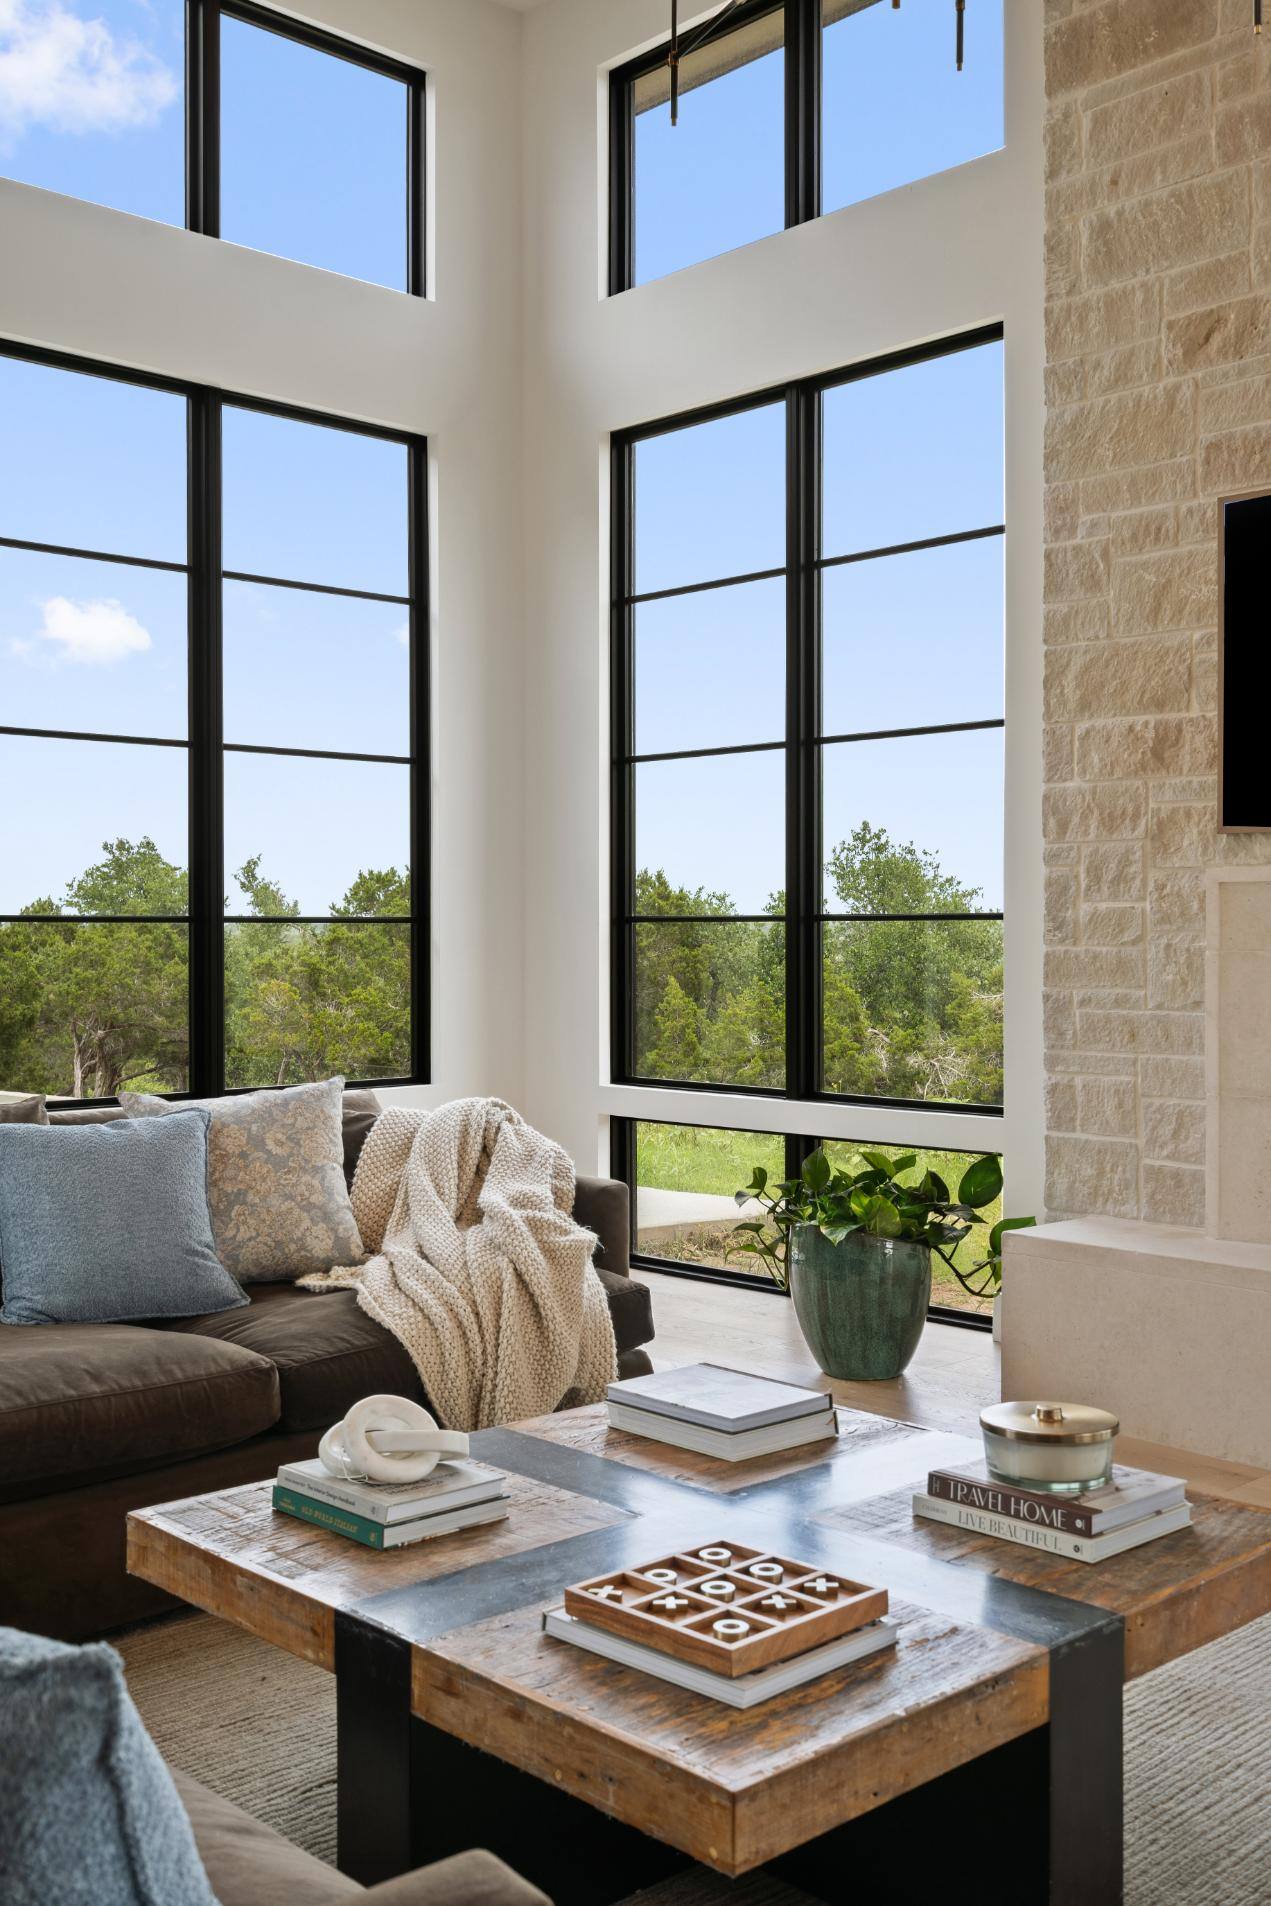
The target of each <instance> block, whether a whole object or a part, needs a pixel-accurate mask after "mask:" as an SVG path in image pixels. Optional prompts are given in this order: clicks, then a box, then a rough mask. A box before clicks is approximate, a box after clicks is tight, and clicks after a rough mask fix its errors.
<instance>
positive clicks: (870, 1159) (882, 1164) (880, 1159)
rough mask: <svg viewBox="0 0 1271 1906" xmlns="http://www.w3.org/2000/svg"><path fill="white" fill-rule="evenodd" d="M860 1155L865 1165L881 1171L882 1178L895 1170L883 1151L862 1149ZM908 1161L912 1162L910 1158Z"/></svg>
mask: <svg viewBox="0 0 1271 1906" xmlns="http://www.w3.org/2000/svg"><path fill="white" fill-rule="evenodd" d="M861 1157H862V1158H863V1159H864V1160H865V1163H866V1164H867V1165H872V1166H873V1168H874V1170H875V1171H881V1172H882V1174H883V1177H884V1178H890V1177H891V1174H892V1172H893V1171H894V1170H895V1166H894V1165H893V1164H892V1162H891V1159H890V1158H888V1157H887V1156H886V1154H885V1153H884V1152H867V1151H862V1153H861ZM910 1162H911V1163H912V1160H911V1161H910Z"/></svg>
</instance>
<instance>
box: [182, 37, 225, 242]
mask: <svg viewBox="0 0 1271 1906" xmlns="http://www.w3.org/2000/svg"><path fill="white" fill-rule="evenodd" d="M185 222H186V225H187V226H188V227H189V229H190V231H192V232H201V233H202V234H203V235H204V237H205V238H219V236H220V231H221V8H220V0H186V5H185Z"/></svg>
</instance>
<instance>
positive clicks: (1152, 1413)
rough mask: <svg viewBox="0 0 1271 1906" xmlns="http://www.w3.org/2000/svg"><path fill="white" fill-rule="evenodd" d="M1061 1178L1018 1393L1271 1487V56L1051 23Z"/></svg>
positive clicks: (1166, 28)
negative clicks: (1227, 728)
mask: <svg viewBox="0 0 1271 1906" xmlns="http://www.w3.org/2000/svg"><path fill="white" fill-rule="evenodd" d="M1044 7H1045V60H1046V233H1045V237H1046V266H1045V271H1046V280H1045V306H1046V373H1045V375H1046V391H1045V395H1046V405H1047V435H1046V451H1045V479H1046V522H1045V587H1044V601H1043V605H1042V641H1043V648H1044V657H1045V663H1044V666H1045V701H1044V730H1043V756H1042V758H1043V784H1044V788H1043V817H1044V854H1045V861H1046V906H1045V918H1044V927H1043V934H1044V945H1045V980H1044V988H1045V991H1044V1016H1045V1048H1046V1051H1045V1077H1046V1103H1045V1123H1046V1151H1047V1176H1046V1193H1045V1202H1046V1208H1047V1211H1048V1212H1049V1213H1051V1214H1053V1215H1054V1217H1055V1218H1056V1220H1057V1222H1055V1223H1053V1224H1046V1225H1044V1226H1042V1227H1041V1228H1039V1229H1038V1230H1037V1231H1036V1232H1023V1233H1017V1234H1014V1235H1012V1236H1010V1237H1008V1239H1007V1249H1006V1276H1005V1288H1004V1294H1003V1298H1002V1307H1003V1316H1002V1325H1003V1339H1004V1344H1003V1385H1004V1390H1005V1392H1006V1393H1007V1394H1009V1395H1014V1396H1037V1395H1041V1394H1043V1393H1050V1394H1052V1395H1055V1394H1058V1395H1059V1396H1060V1397H1067V1398H1072V1399H1073V1400H1087V1401H1092V1402H1098V1403H1105V1404H1107V1405H1108V1406H1109V1407H1110V1408H1114V1409H1116V1410H1118V1412H1119V1413H1120V1415H1121V1417H1122V1420H1123V1422H1124V1423H1125V1427H1126V1429H1127V1431H1128V1432H1129V1433H1131V1434H1134V1435H1137V1436H1140V1437H1142V1438H1144V1439H1147V1440H1151V1441H1156V1442H1163V1443H1167V1444H1174V1445H1177V1446H1181V1447H1183V1448H1187V1449H1192V1450H1196V1451H1201V1452H1204V1453H1208V1454H1213V1455H1217V1456H1226V1457H1229V1458H1231V1459H1233V1460H1240V1461H1245V1462H1250V1463H1256V1464H1259V1465H1271V1174H1268V1170H1267V1167H1268V1165H1269V1164H1271V884H1268V878H1267V876H1268V874H1271V868H1269V867H1268V863H1269V862H1271V834H1266V833H1256V832H1250V833H1222V832H1220V831H1219V829H1218V825H1217V786H1216V772H1217V733H1218V718H1217V699H1218V690H1217V666H1216V664H1217V623H1218V577H1217V532H1218V508H1217V505H1218V499H1219V498H1220V497H1222V496H1225V495H1231V494H1235V493H1238V492H1247V491H1256V490H1264V489H1271V34H1268V33H1264V34H1263V35H1262V37H1261V39H1255V37H1254V35H1253V32H1252V21H1251V9H1250V7H1249V5H1248V4H1247V0H1044Z"/></svg>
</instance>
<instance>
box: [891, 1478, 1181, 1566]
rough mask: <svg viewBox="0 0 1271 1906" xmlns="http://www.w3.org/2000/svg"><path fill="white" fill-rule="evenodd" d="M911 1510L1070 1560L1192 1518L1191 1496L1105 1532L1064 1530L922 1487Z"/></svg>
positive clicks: (1145, 1538)
mask: <svg viewBox="0 0 1271 1906" xmlns="http://www.w3.org/2000/svg"><path fill="white" fill-rule="evenodd" d="M914 1514H915V1515H917V1516H925V1517H926V1518H927V1520H928V1521H930V1522H946V1523H948V1524H949V1525H950V1526H951V1527H952V1528H955V1529H969V1530H971V1531H972V1532H973V1533H974V1534H976V1535H991V1536H995V1537H996V1538H997V1540H998V1541H1000V1542H1016V1543H1018V1544H1019V1546H1020V1547H1021V1548H1025V1549H1045V1550H1046V1551H1047V1552H1048V1553H1049V1554H1051V1555H1065V1556H1067V1557H1068V1558H1069V1560H1071V1561H1074V1562H1105V1561H1107V1559H1108V1557H1109V1556H1111V1555H1123V1554H1124V1553H1125V1551H1126V1550H1127V1549H1137V1548H1139V1547H1141V1546H1142V1544H1143V1543H1144V1542H1154V1541H1155V1540H1156V1539H1157V1537H1158V1536H1162V1535H1173V1533H1174V1531H1175V1530H1176V1529H1185V1528H1186V1527H1187V1526H1188V1524H1189V1523H1190V1521H1191V1519H1192V1506H1191V1504H1190V1503H1189V1502H1179V1503H1176V1504H1175V1505H1174V1507H1173V1508H1172V1509H1162V1510H1160V1511H1158V1513H1157V1514H1155V1515H1149V1516H1142V1517H1141V1518H1140V1519H1139V1521H1137V1522H1127V1523H1124V1524H1123V1525H1122V1526H1121V1528H1119V1529H1112V1530H1110V1531H1109V1533H1108V1534H1107V1535H1063V1534H1061V1533H1060V1531H1059V1530H1058V1529H1043V1528H1039V1527H1038V1526H1037V1524H1036V1523H1033V1522H1017V1521H1015V1520H1014V1518H1013V1517H1011V1516H998V1515H991V1514H989V1513H988V1512H987V1511H985V1510H983V1509H970V1508H968V1507H966V1505H965V1504H962V1503H954V1502H945V1501H944V1500H943V1498H942V1497H940V1496H929V1495H928V1494H927V1493H926V1491H925V1490H921V1491H920V1492H919V1493H918V1494H917V1495H916V1496H915V1497H914Z"/></svg>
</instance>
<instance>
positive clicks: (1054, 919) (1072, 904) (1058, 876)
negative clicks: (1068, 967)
mask: <svg viewBox="0 0 1271 1906" xmlns="http://www.w3.org/2000/svg"><path fill="white" fill-rule="evenodd" d="M1042 922H1043V931H1044V933H1045V936H1046V942H1047V944H1048V945H1050V946H1062V945H1065V944H1067V943H1068V942H1069V941H1071V940H1074V939H1075V938H1076V927H1077V876H1076V874H1075V873H1074V872H1072V870H1071V869H1070V868H1066V867H1052V868H1049V869H1048V870H1047V873H1046V887H1045V902H1044V907H1043V915H1042Z"/></svg>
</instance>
